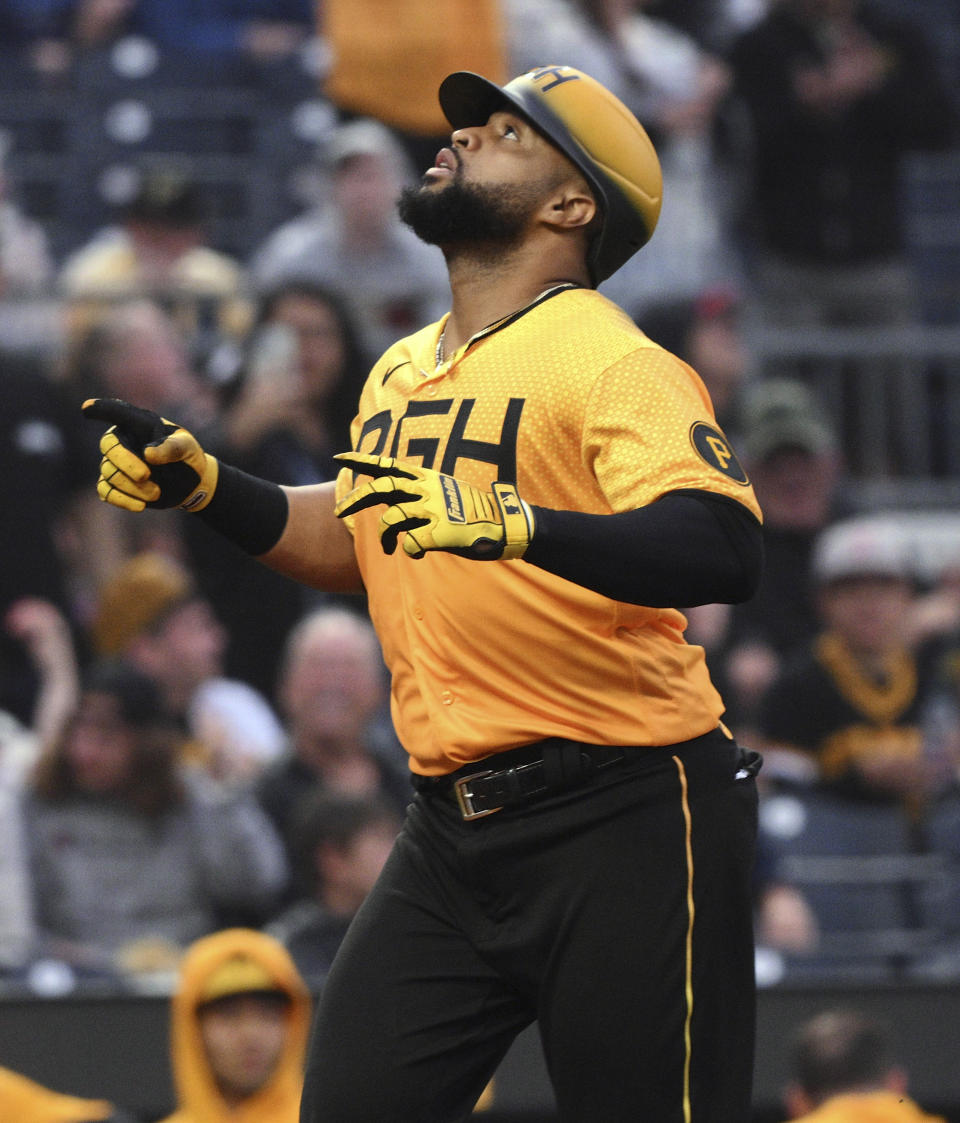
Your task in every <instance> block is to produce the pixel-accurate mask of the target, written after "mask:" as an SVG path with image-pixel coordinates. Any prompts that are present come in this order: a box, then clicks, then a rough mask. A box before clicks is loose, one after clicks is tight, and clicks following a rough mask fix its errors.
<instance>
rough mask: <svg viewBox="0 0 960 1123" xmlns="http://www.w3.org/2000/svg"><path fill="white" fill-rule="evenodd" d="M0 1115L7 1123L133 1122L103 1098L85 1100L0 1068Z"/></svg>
mask: <svg viewBox="0 0 960 1123" xmlns="http://www.w3.org/2000/svg"><path fill="white" fill-rule="evenodd" d="M0 1119H6V1120H9V1121H10V1123H101V1121H102V1123H134V1120H133V1118H132V1116H129V1115H127V1114H126V1113H125V1112H122V1111H118V1110H117V1109H116V1108H115V1107H114V1106H113V1104H110V1103H107V1101H106V1100H86V1099H81V1098H80V1097H78V1096H66V1095H64V1094H63V1093H62V1092H54V1091H53V1090H52V1089H50V1088H44V1087H43V1085H41V1084H37V1083H36V1081H34V1080H30V1079H29V1078H28V1077H26V1076H22V1075H21V1074H20V1073H18V1072H12V1071H11V1070H10V1069H8V1068H0Z"/></svg>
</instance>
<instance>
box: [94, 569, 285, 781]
mask: <svg viewBox="0 0 960 1123" xmlns="http://www.w3.org/2000/svg"><path fill="white" fill-rule="evenodd" d="M91 631H92V639H93V644H94V648H95V650H96V652H97V654H98V655H100V656H104V657H108V658H113V657H118V656H119V657H122V658H123V659H124V660H126V661H127V662H129V663H130V664H131V666H133V667H134V668H136V669H137V670H138V671H139V672H140V673H142V674H144V675H147V676H149V678H150V679H151V680H152V681H153V682H154V683H155V684H156V686H157V689H158V690H159V692H160V696H161V698H162V701H163V705H164V709H165V710H166V712H167V713H168V714H169V715H170V717H171V718H172V720H173V721H175V722H176V724H177V726H178V728H179V730H180V732H181V733H182V734H183V735H185V736H188V737H189V738H190V743H189V745H188V746H187V754H188V758H189V759H190V761H191V762H193V763H194V764H197V765H199V766H200V767H201V768H202V769H203V770H204V771H206V772H207V773H209V774H210V775H211V776H213V777H214V778H215V779H217V780H219V781H221V782H241V783H247V782H250V781H251V780H252V779H253V777H255V776H256V775H257V774H259V772H260V771H261V770H262V769H263V768H264V767H265V766H266V765H267V764H268V763H269V762H270V761H272V760H274V759H275V758H277V757H278V756H279V755H280V753H281V751H282V747H283V743H284V734H283V729H282V727H281V726H280V723H279V721H278V720H277V718H276V716H275V714H274V712H273V710H272V709H271V707H270V705H269V703H268V702H267V701H266V699H265V698H264V697H263V696H262V695H261V694H259V693H258V692H257V691H256V690H255V689H254V688H253V687H251V686H249V685H248V684H246V683H242V682H237V681H234V680H231V679H226V678H224V676H223V654H224V650H225V648H226V642H227V636H226V631H225V629H224V627H223V625H222V624H221V622H220V621H219V620H218V619H217V617H216V616H215V615H214V613H213V610H212V608H211V606H210V604H209V602H208V601H207V600H206V599H205V598H204V597H203V596H202V595H201V593H200V592H199V590H198V588H197V586H196V583H195V581H194V579H193V576H192V574H191V573H190V571H189V570H188V569H186V568H185V567H184V566H182V565H180V564H179V563H178V562H177V561H175V560H174V559H173V558H170V557H167V556H165V555H163V554H159V553H150V552H146V553H141V554H137V555H135V556H134V557H132V558H131V559H130V560H129V561H128V562H126V563H125V564H124V565H123V566H122V567H121V568H120V569H119V570H118V572H117V573H116V575H115V576H114V577H113V579H112V580H111V581H110V582H109V583H108V584H107V585H106V586H105V588H104V590H103V595H102V597H101V599H100V603H99V606H98V609H97V614H96V616H95V618H94V620H93V623H92V629H91Z"/></svg>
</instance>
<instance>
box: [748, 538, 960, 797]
mask: <svg viewBox="0 0 960 1123" xmlns="http://www.w3.org/2000/svg"><path fill="white" fill-rule="evenodd" d="M813 575H814V579H815V581H816V586H817V603H818V607H819V616H820V620H821V622H822V630H821V631H820V633H819V635H818V636H817V638H816V639H815V641H814V643H813V645H812V647H811V649H810V651H809V652H808V653H807V654H806V655H805V656H803V657H800V658H798V659H797V660H796V661H791V662H790V663H788V664H787V665H785V666H784V668H783V670H782V672H781V673H780V674H779V676H778V677H777V679H776V680H775V681H774V683H773V684H772V686H771V687H770V688H769V690H768V691H767V692H766V694H765V695H764V697H763V699H762V702H761V706H760V713H759V728H760V736H761V739H762V744H763V747H764V752H765V756H766V759H767V764H768V766H769V771H770V773H771V776H775V775H777V774H778V773H780V774H782V775H785V776H791V777H796V776H803V775H804V774H806V775H807V776H808V777H809V779H810V780H811V781H813V782H816V783H819V784H820V785H822V786H825V787H829V788H831V789H833V790H835V791H838V792H841V793H844V794H849V795H851V796H855V797H858V798H867V799H881V800H889V799H905V800H909V801H910V802H911V804H914V803H915V801H916V800H919V799H923V798H925V797H927V796H928V795H930V794H931V793H932V792H935V791H937V790H938V789H939V787H940V786H941V785H942V784H943V783H944V781H945V780H948V781H949V780H950V779H951V778H952V769H951V770H950V774H949V775H948V776H946V777H945V776H943V775H941V774H940V763H939V762H937V764H936V769H934V767H933V765H934V762H932V761H931V760H930V759H929V758H928V757H926V756H925V754H924V753H923V736H922V725H921V722H922V716H923V713H924V701H925V697H926V695H927V694H928V693H929V689H930V675H929V668H928V667H927V666H926V665H925V663H924V661H923V659H922V656H920V655H918V654H917V653H915V652H914V651H913V650H912V649H911V647H910V642H911V638H912V626H911V625H912V622H911V609H912V607H913V604H914V600H915V581H914V576H913V572H912V569H911V565H910V559H909V557H908V555H907V548H906V543H905V541H904V539H903V537H902V536H900V535H898V534H897V532H896V530H895V528H894V527H892V526H891V525H889V524H881V523H879V522H876V521H873V520H870V519H854V520H849V521H845V522H840V523H837V524H836V525H834V526H832V527H830V528H829V529H828V530H826V531H825V532H824V533H823V534H822V535H821V536H820V537H819V538H818V540H817V544H816V550H815V554H814V558H813Z"/></svg>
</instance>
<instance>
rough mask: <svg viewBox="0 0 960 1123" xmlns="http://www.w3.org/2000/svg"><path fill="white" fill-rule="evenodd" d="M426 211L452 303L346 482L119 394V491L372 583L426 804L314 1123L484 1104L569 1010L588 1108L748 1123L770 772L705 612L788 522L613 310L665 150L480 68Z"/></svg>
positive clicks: (109, 460)
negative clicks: (253, 454) (234, 454)
mask: <svg viewBox="0 0 960 1123" xmlns="http://www.w3.org/2000/svg"><path fill="white" fill-rule="evenodd" d="M440 102H441V105H442V107H443V109H444V112H445V113H446V116H447V118H448V119H449V121H450V124H451V125H452V127H453V132H452V134H451V143H450V146H449V147H448V148H444V149H443V150H441V151H440V153H439V154H438V155H437V157H436V160H435V164H434V166H433V167H432V168H430V169H429V170H428V171H427V172H426V174H425V175H424V177H423V180H422V183H421V184H420V185H419V186H418V187H415V188H411V189H409V190H408V191H406V192H405V193H404V195H403V197H402V199H401V203H400V207H401V214H402V216H403V217H404V219H405V221H406V222H407V223H408V224H409V225H410V226H411V227H412V228H413V229H414V230H415V231H416V232H417V233H418V234H419V235H420V237H421V238H423V239H424V240H425V241H428V242H432V243H435V244H437V245H439V246H440V247H441V249H442V250H443V252H444V254H445V256H446V259H447V262H448V268H449V274H450V281H451V288H452V293H453V303H452V309H451V311H450V313H449V314H448V315H447V316H445V317H443V318H442V319H441V320H440V321H439V322H438V323H435V324H432V325H430V326H429V327H426V328H424V329H423V330H422V331H419V332H417V333H416V334H414V335H412V336H410V337H409V338H407V339H404V340H401V341H400V342H398V343H397V344H396V345H395V346H394V347H392V348H390V349H389V350H388V351H387V353H386V354H385V355H384V356H383V357H382V358H381V359H380V361H379V362H377V363H376V365H375V366H374V368H373V370H372V371H371V373H370V376H369V379H368V381H367V383H366V386H365V388H364V390H363V393H362V396H361V399H360V403H359V409H358V413H357V417H356V419H355V421H354V423H353V429H352V437H353V450H352V451H351V452H349V453H346V454H344V455H342V456H341V463H342V465H343V470H342V471H341V473H340V475H339V477H338V479H337V481H336V483H335V484H329V485H328V484H319V485H315V486H310V487H304V488H281V487H277V486H275V485H273V484H271V483H267V482H265V481H263V480H258V479H254V478H251V477H250V476H246V475H244V474H243V473H241V472H239V471H237V470H236V469H235V468H233V467H232V466H228V465H225V464H221V463H218V462H217V461H216V460H215V459H214V458H213V457H211V456H210V455H209V454H206V453H205V452H204V451H203V450H202V449H201V448H200V446H199V444H198V442H197V441H196V439H195V438H194V437H193V436H192V435H191V434H190V433H188V432H186V431H185V430H183V429H182V428H180V427H179V426H177V425H176V424H175V423H174V422H171V421H167V420H164V419H161V418H159V417H158V416H157V415H156V414H152V413H149V412H148V411H144V410H140V409H137V408H136V407H134V406H131V405H128V404H126V403H121V402H115V401H103V400H98V401H93V402H88V403H86V404H85V406H84V409H85V410H86V413H87V415H88V416H90V417H93V418H96V419H99V420H102V421H106V422H108V423H110V428H109V429H108V430H107V432H106V434H105V435H104V437H103V439H102V444H101V447H102V450H103V461H102V465H101V478H100V481H99V484H98V489H99V493H100V495H101V497H102V498H103V499H105V500H106V501H107V502H110V503H113V504H114V505H116V506H119V507H123V508H127V509H130V510H141V509H142V508H143V507H144V506H145V505H154V506H180V507H183V508H185V509H186V510H188V511H192V512H196V513H197V515H198V517H199V518H201V519H203V520H205V521H206V522H207V523H209V524H210V525H211V526H212V527H214V528H215V529H217V530H218V531H220V532H221V533H223V534H225V535H227V536H228V537H229V538H230V539H232V540H233V541H234V542H235V543H237V544H238V545H240V546H241V547H242V548H244V549H246V550H247V551H249V552H250V553H252V554H254V555H255V556H257V557H259V558H261V559H262V560H263V561H264V563H265V564H267V565H269V566H272V567H274V568H275V569H277V570H279V571H280V572H282V573H285V574H287V575H289V576H291V577H294V578H297V579H299V580H301V581H304V582H306V583H308V584H311V585H314V586H318V587H320V588H323V589H328V590H339V591H349V590H360V589H365V590H366V593H367V596H368V598H369V606H370V613H371V617H372V620H373V622H374V624H375V626H376V629H377V632H378V634H379V637H380V640H381V643H382V646H383V651H384V655H385V658H386V661H387V664H388V667H389V669H390V672H391V676H392V711H393V718H394V721H395V724H396V728H397V732H398V734H399V736H400V738H401V739H402V741H403V744H404V745H405V747H406V748H407V750H408V751H409V754H410V765H411V770H412V777H413V784H414V787H415V789H416V796H415V798H414V799H413V802H412V803H411V805H410V808H409V810H408V813H407V819H406V823H405V825H404V828H403V830H402V832H401V834H400V836H399V838H398V840H397V842H396V845H395V847H394V849H393V851H392V854H391V856H390V858H389V859H388V861H387V864H386V866H385V868H384V871H383V873H382V874H381V877H380V879H379V881H378V883H377V885H376V887H375V888H374V889H373V891H372V892H371V893H370V895H369V896H368V897H367V899H366V901H365V903H364V905H363V907H362V908H361V910H360V912H359V914H358V916H357V918H356V919H355V921H354V923H353V925H352V926H351V929H350V932H349V933H348V935H347V937H346V939H345V941H344V943H343V945H342V948H341V951H340V953H339V954H338V957H337V960H336V962H335V964H334V967H333V969H332V971H331V974H330V978H329V980H328V982H327V984H326V986H325V987H324V991H323V995H322V1000H321V1002H320V1009H319V1015H318V1022H317V1028H316V1032H315V1035H314V1040H313V1045H312V1049H311V1059H310V1063H309V1067H308V1072H307V1078H306V1085H305V1090H304V1099H303V1108H302V1120H303V1121H304V1123H317V1121H319V1120H320V1119H323V1120H324V1123H390V1121H394V1120H395V1121H400V1120H404V1121H407V1120H411V1119H416V1120H418V1121H419V1123H448V1121H453V1120H460V1119H463V1118H464V1117H466V1116H467V1115H468V1114H469V1112H470V1108H471V1107H472V1105H473V1104H474V1103H475V1102H476V1100H477V1097H478V1096H479V1094H480V1092H481V1090H482V1089H483V1087H484V1085H485V1084H486V1082H487V1080H488V1079H489V1077H490V1075H491V1073H492V1072H493V1071H494V1070H495V1068H496V1067H497V1065H498V1063H499V1061H500V1059H501V1058H502V1057H503V1055H504V1053H505V1052H506V1050H507V1049H508V1047H509V1045H510V1043H511V1041H512V1040H513V1038H514V1037H515V1035H516V1034H517V1033H518V1032H519V1031H520V1030H521V1029H523V1028H524V1027H525V1026H527V1025H528V1024H530V1023H532V1022H533V1021H537V1022H538V1023H539V1029H540V1034H541V1037H542V1040H543V1045H544V1051H545V1055H546V1060H547V1065H548V1068H549V1072H550V1076H551V1079H552V1082H553V1085H554V1088H555V1091H556V1098H557V1104H558V1110H559V1115H560V1118H561V1119H563V1120H565V1121H574V1120H576V1121H579V1123H588V1121H595V1120H603V1121H604V1123H626V1121H627V1120H630V1121H631V1123H635V1121H636V1120H644V1121H649V1123H743V1120H745V1119H746V1118H747V1117H748V1113H749V1104H750V1079H751V1067H752V1039H753V1017H754V1015H753V1011H754V990H753V952H752V933H751V904H750V869H751V863H752V853H753V845H754V832H755V817H756V791H755V785H754V782H753V775H754V773H755V771H756V768H757V765H758V763H759V761H758V758H757V757H756V755H755V754H751V753H748V752H746V751H744V750H741V749H740V748H739V747H738V746H737V745H736V744H735V743H734V741H733V739H732V738H731V737H730V736H729V734H728V733H727V732H726V730H725V729H724V727H723V725H722V724H721V722H720V715H721V713H722V710H723V705H722V702H721V700H720V698H719V696H718V694H717V692H716V691H715V689H714V687H713V686H712V685H711V681H710V677H709V674H708V672H707V668H706V666H705V664H704V654H703V651H702V649H700V648H699V647H695V646H692V645H688V644H687V643H686V642H685V641H684V634H683V633H684V625H685V619H684V617H683V615H682V613H681V612H680V611H679V608H680V607H682V606H689V605H694V604H699V603H709V602H716V601H738V600H741V599H743V598H746V597H748V596H749V595H750V594H751V592H752V590H753V588H754V587H755V584H756V582H757V579H758V576H759V570H760V565H761V527H760V512H759V509H758V507H757V504H756V501H755V499H754V496H753V492H752V489H751V486H750V483H749V481H748V480H747V478H746V476H745V475H744V473H743V470H742V469H741V467H740V464H739V462H738V460H737V458H736V456H735V454H734V452H733V450H732V449H731V448H730V445H729V444H728V442H727V440H726V438H725V437H724V434H723V433H722V432H721V431H720V430H719V428H718V427H717V424H716V421H715V418H714V415H713V410H712V407H711V404H710V400H709V397H708V395H707V393H706V391H705V389H704V387H703V384H702V383H701V381H700V380H699V378H698V376H697V375H696V374H695V372H694V371H693V370H691V369H690V368H689V367H688V366H686V365H685V364H684V363H682V362H681V361H680V360H678V359H677V358H675V357H673V356H672V355H670V354H668V353H667V352H666V351H664V350H663V349H661V348H660V347H658V346H657V345H656V344H654V343H653V342H651V341H650V340H649V339H647V338H646V337H645V336H644V335H643V334H642V333H641V332H640V331H638V329H637V328H636V327H635V326H634V324H633V323H632V322H631V320H630V319H629V317H627V316H626V315H625V314H624V313H623V312H622V311H621V310H620V309H619V308H617V307H616V306H615V305H613V304H612V303H610V302H609V301H607V300H606V299H605V298H604V297H602V296H600V295H599V294H598V293H597V292H596V291H595V286H596V285H597V284H599V283H600V282H601V281H602V280H603V279H604V278H605V277H607V276H609V275H610V274H611V273H612V272H613V271H614V270H615V269H617V268H618V267H619V266H620V265H621V264H622V263H623V262H624V261H626V260H627V258H629V257H630V256H631V255H632V254H633V253H634V252H635V251H636V250H637V249H639V248H640V247H641V246H642V245H643V244H644V243H645V242H646V241H647V239H648V238H649V237H650V235H651V234H652V232H653V229H654V226H655V224H656V221H657V216H658V212H659V209H660V191H661V175H660V168H659V164H658V161H657V157H656V154H655V152H654V149H653V147H652V146H651V144H650V141H649V139H648V137H647V135H646V133H645V132H644V130H643V128H642V127H641V126H640V124H639V123H638V122H637V121H636V119H635V118H634V117H633V116H632V115H631V114H630V113H629V111H628V110H627V109H626V108H625V107H624V106H623V105H622V104H621V103H620V102H619V101H618V100H617V99H616V98H614V97H613V96H612V95H611V94H610V93H609V92H608V91H607V90H606V89H604V88H603V87H602V86H601V85H599V84H598V83H596V82H595V81H594V80H592V79H591V78H590V77H588V76H587V75H585V74H583V73H581V72H579V71H577V70H574V69H572V68H570V67H565V66H550V67H543V68H540V69H537V70H533V71H531V72H529V73H527V74H524V75H522V76H520V77H518V78H516V79H514V80H513V81H512V82H510V83H508V84H507V85H506V86H504V87H499V86H496V85H494V84H493V83H492V82H489V81H488V80H486V79H484V78H482V77H480V76H478V75H475V74H471V73H467V72H459V73H455V74H452V75H450V76H449V77H448V78H446V79H445V80H444V82H443V83H442V85H441V87H440Z"/></svg>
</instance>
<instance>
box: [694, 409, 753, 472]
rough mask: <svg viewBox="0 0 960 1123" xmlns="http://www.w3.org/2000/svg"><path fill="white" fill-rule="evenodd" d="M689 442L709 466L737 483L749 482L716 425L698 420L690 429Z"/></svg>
mask: <svg viewBox="0 0 960 1123" xmlns="http://www.w3.org/2000/svg"><path fill="white" fill-rule="evenodd" d="M690 443H691V444H692V445H693V447H694V448H695V449H696V450H697V453H698V454H699V456H700V459H701V460H705V461H706V462H707V463H708V464H709V465H710V467H711V468H716V470H717V471H718V472H722V473H723V474H724V475H725V476H726V477H727V478H728V479H731V480H734V481H735V482H736V483H738V484H747V483H749V482H750V481H749V480H748V479H747V473H746V472H745V471H744V470H743V467H742V466H741V464H740V461H739V460H738V459H737V456H736V453H735V452H734V451H733V449H732V448H731V447H730V443H729V442H728V440H727V438H726V437H725V436H724V435H723V433H721V432H720V430H719V429H718V428H716V426H714V425H708V424H707V423H706V422H705V421H698V422H697V423H696V424H695V425H693V426H692V427H691V429H690Z"/></svg>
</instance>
